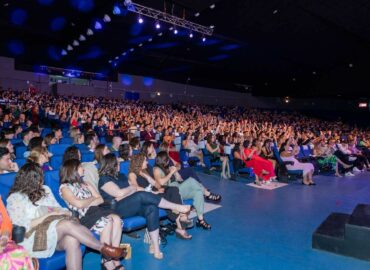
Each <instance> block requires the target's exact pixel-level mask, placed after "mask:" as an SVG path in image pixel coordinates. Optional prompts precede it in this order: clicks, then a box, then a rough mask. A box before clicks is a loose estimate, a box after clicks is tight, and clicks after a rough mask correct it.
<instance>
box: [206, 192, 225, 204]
mask: <svg viewBox="0 0 370 270" xmlns="http://www.w3.org/2000/svg"><path fill="white" fill-rule="evenodd" d="M204 199H206V200H207V201H212V202H219V201H221V199H222V197H221V195H220V194H215V193H212V192H210V193H209V195H208V196H206V195H204Z"/></svg>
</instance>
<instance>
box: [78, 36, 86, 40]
mask: <svg viewBox="0 0 370 270" xmlns="http://www.w3.org/2000/svg"><path fill="white" fill-rule="evenodd" d="M78 39H79V40H80V41H85V40H86V37H85V36H84V35H80V37H79V38H78Z"/></svg>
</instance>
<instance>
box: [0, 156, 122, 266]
mask: <svg viewBox="0 0 370 270" xmlns="http://www.w3.org/2000/svg"><path fill="white" fill-rule="evenodd" d="M43 183H44V175H43V171H42V169H41V168H40V166H39V165H37V164H36V163H33V162H29V163H26V164H25V165H24V166H23V167H22V168H21V169H20V170H19V172H18V173H17V176H16V178H15V182H14V185H13V186H12V188H11V190H10V193H9V197H8V199H7V210H8V213H9V216H10V218H11V220H12V221H13V223H14V224H17V225H18V226H23V227H25V228H26V236H25V239H24V241H23V242H21V243H19V244H20V245H21V246H23V247H24V248H25V249H26V250H27V251H28V252H29V253H30V255H31V256H32V257H36V258H48V257H51V256H52V255H53V254H54V252H55V251H56V250H65V252H66V267H67V269H74V270H75V269H77V270H79V269H82V254H81V249H80V244H83V245H85V246H87V247H90V248H92V249H94V250H97V251H100V252H101V254H102V255H103V256H105V257H107V258H115V259H118V258H120V257H122V255H123V254H124V252H123V250H122V249H120V248H115V247H112V246H109V245H106V244H102V243H101V242H99V241H98V240H96V239H95V237H94V236H93V235H92V233H91V232H90V231H89V229H87V228H86V227H84V226H82V225H80V224H79V223H77V222H75V221H73V219H71V212H69V211H68V210H67V209H64V208H61V206H60V205H59V204H58V203H57V201H56V200H55V198H54V196H53V193H52V192H51V190H50V188H49V187H48V186H45V185H43ZM39 237H41V239H43V238H46V239H47V241H46V245H44V244H42V243H41V245H39V244H38V243H40V240H41V239H40V238H39Z"/></svg>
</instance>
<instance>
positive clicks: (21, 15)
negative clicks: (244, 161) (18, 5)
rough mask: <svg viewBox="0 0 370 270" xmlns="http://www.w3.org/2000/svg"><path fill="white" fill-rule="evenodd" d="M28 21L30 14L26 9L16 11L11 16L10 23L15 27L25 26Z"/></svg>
mask: <svg viewBox="0 0 370 270" xmlns="http://www.w3.org/2000/svg"><path fill="white" fill-rule="evenodd" d="M27 19H28V14H27V11H25V10H24V9H15V10H14V11H13V12H12V13H11V14H10V21H11V22H12V23H13V24H15V25H23V24H24V23H25V22H26V20H27Z"/></svg>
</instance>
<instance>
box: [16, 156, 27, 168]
mask: <svg viewBox="0 0 370 270" xmlns="http://www.w3.org/2000/svg"><path fill="white" fill-rule="evenodd" d="M14 162H15V163H17V164H18V167H19V168H21V167H22V166H23V165H24V164H26V162H27V160H26V159H25V158H16V159H15V160H14Z"/></svg>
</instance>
